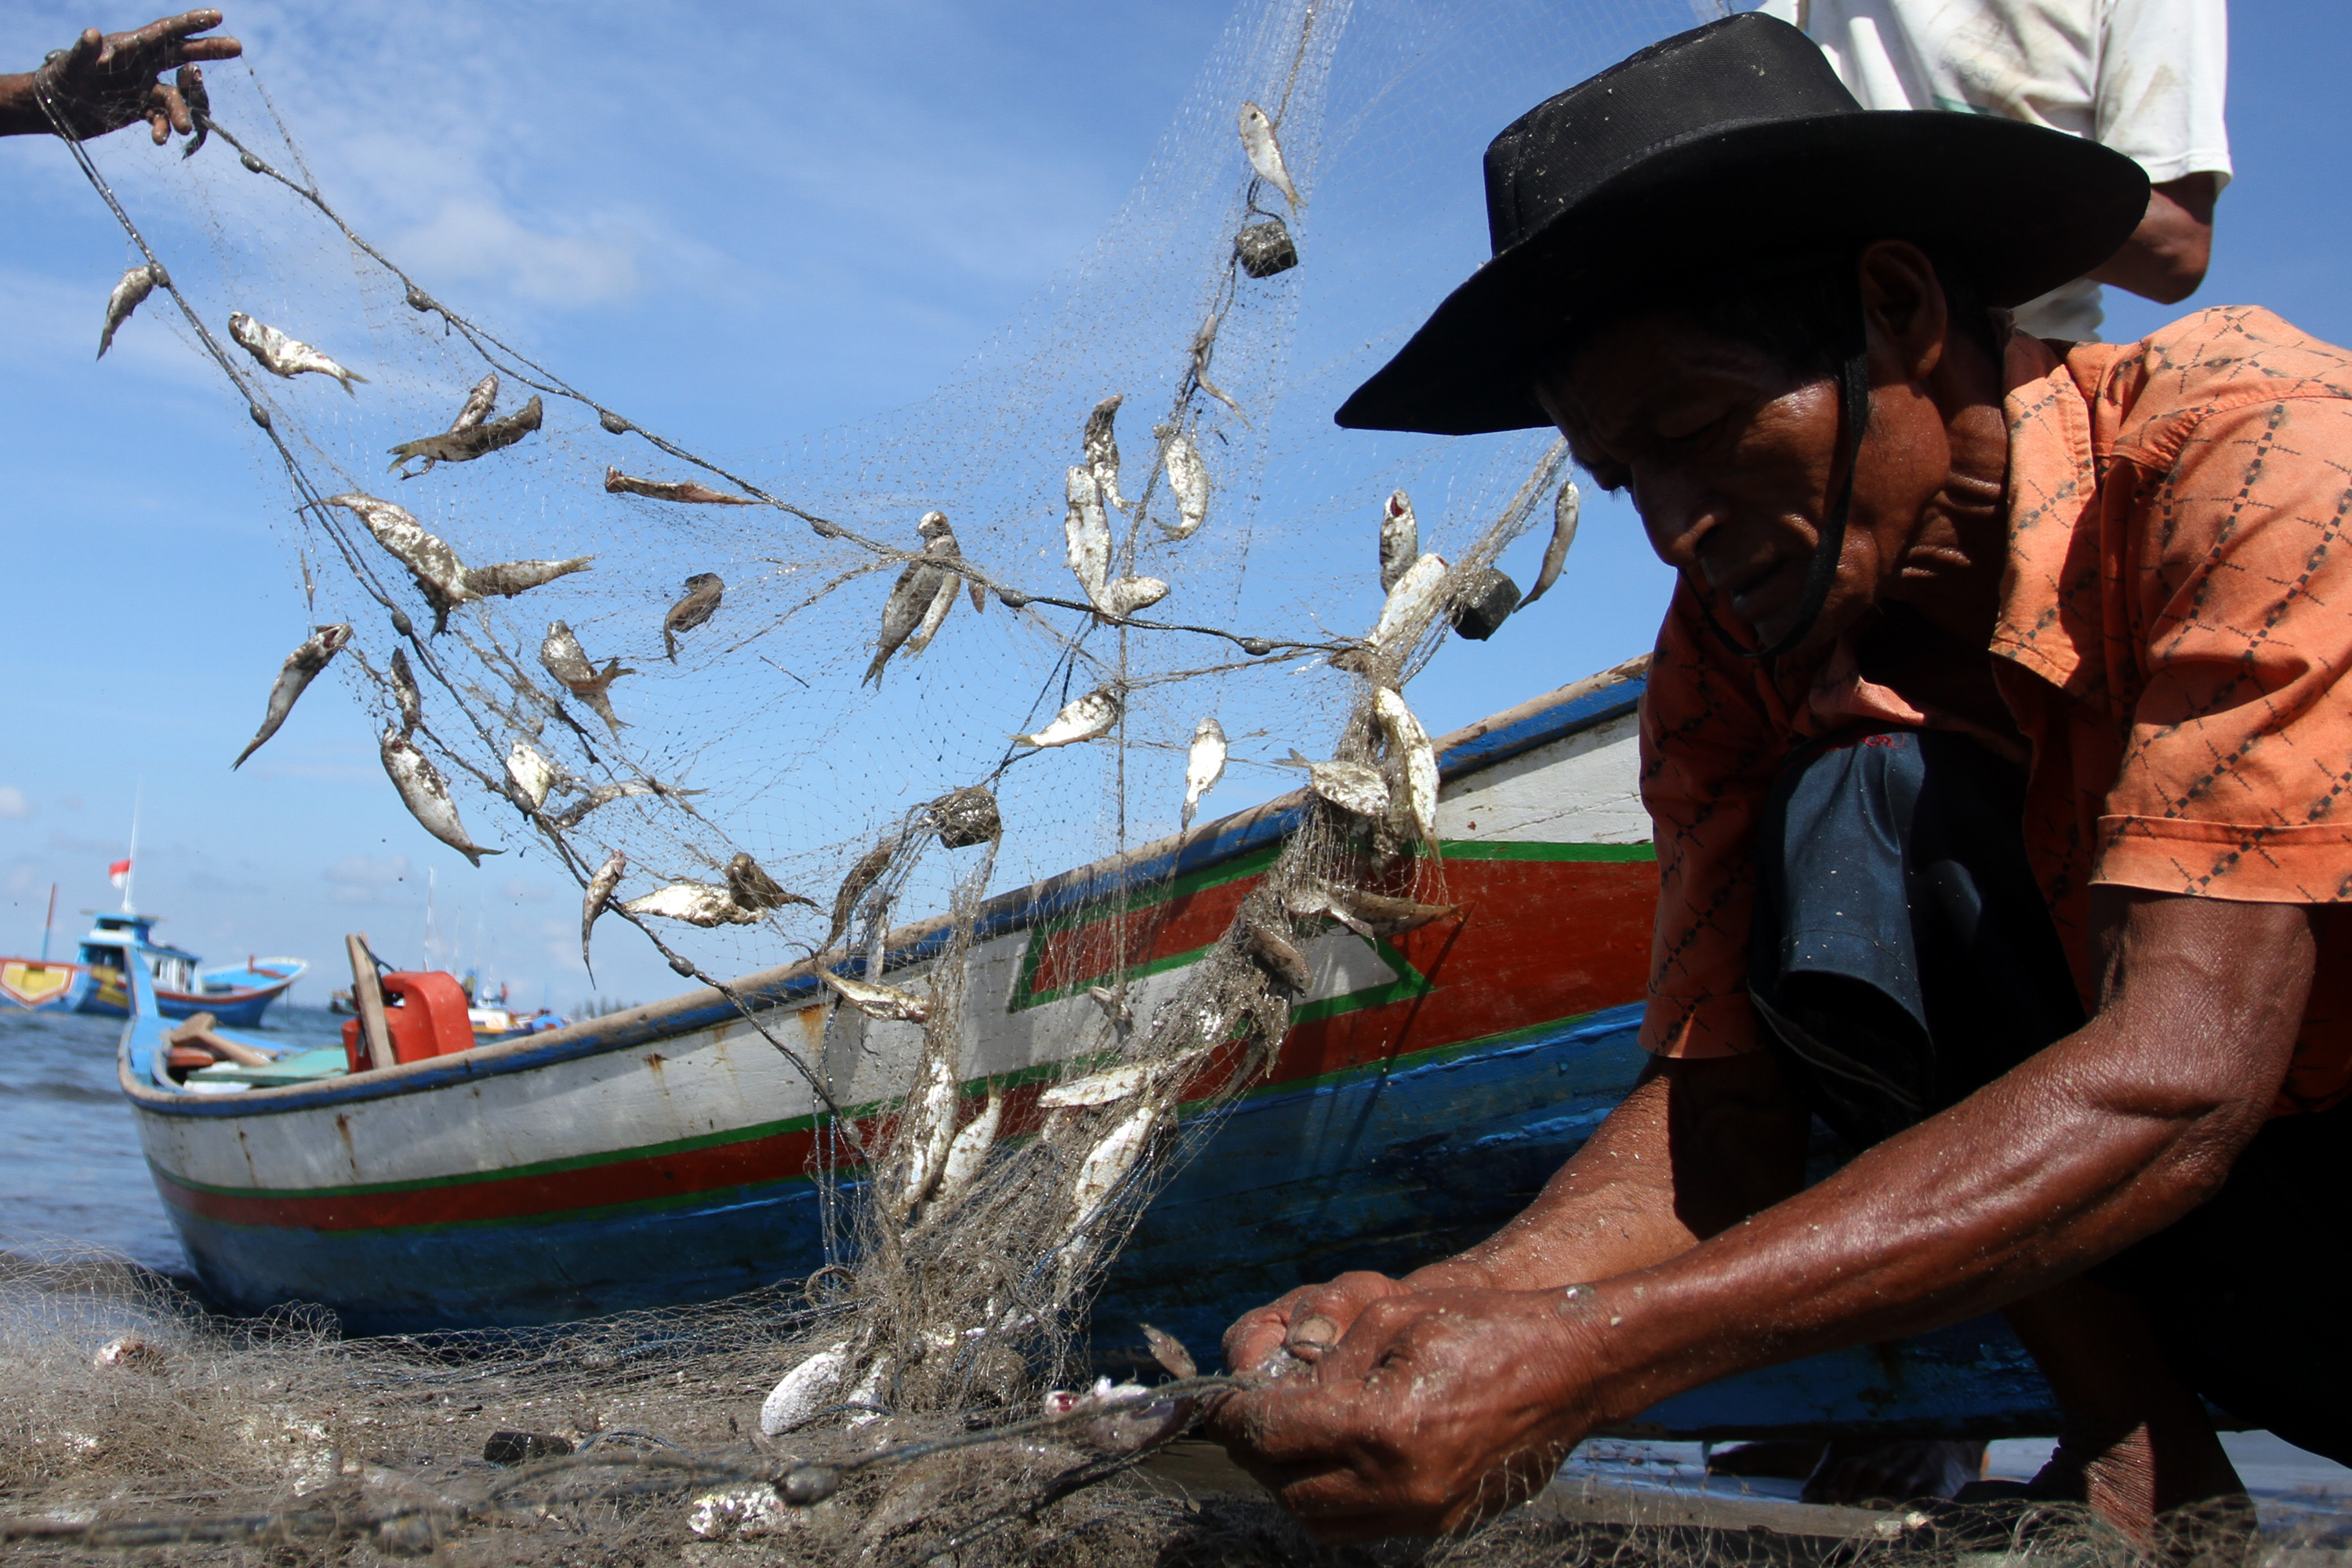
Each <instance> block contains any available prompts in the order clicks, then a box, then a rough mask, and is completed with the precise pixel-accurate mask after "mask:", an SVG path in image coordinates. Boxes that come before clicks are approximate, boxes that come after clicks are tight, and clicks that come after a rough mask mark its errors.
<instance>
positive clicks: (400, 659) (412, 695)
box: [392, 647, 425, 735]
mask: <svg viewBox="0 0 2352 1568" xmlns="http://www.w3.org/2000/svg"><path fill="white" fill-rule="evenodd" d="M392 700H394V702H396V703H398V704H399V705H400V732H401V733H402V734H404V735H414V734H415V733H416V731H417V730H418V729H419V728H420V727H421V726H422V725H423V724H424V722H425V693H424V692H422V691H420V690H418V689H416V672H415V670H412V669H410V668H408V650H407V649H406V648H404V647H396V648H394V649H393V650H392Z"/></svg>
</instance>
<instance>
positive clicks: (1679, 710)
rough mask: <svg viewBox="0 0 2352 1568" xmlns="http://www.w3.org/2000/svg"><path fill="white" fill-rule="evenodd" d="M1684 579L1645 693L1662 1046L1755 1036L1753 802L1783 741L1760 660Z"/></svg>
mask: <svg viewBox="0 0 2352 1568" xmlns="http://www.w3.org/2000/svg"><path fill="white" fill-rule="evenodd" d="M1705 615H1706V608H1705V607H1704V606H1703V605H1701V604H1700V603H1699V601H1698V598H1697V596H1696V595H1694V594H1693V593H1692V592H1691V589H1690V587H1689V585H1688V584H1686V583H1685V584H1677V585H1676V587H1675V597H1674V603H1673V605H1672V606H1671V607H1670V608H1669V609H1668V610H1667V612H1666V622H1665V625H1664V627H1662V628H1661V629H1660V631H1659V633H1658V647H1657V652H1656V655H1655V656H1654V658H1653V659H1652V660H1651V665H1650V681H1649V687H1648V689H1646V690H1645V691H1644V692H1643V697H1642V730H1641V734H1642V802H1643V805H1645V806H1647V807H1648V808H1649V812H1650V822H1651V829H1652V832H1653V834H1654V836H1655V838H1656V840H1657V848H1658V914H1657V924H1656V927H1655V931H1654V936H1653V939H1652V944H1651V959H1650V991H1649V998H1648V1005H1647V1007H1646V1008H1645V1009H1644V1011H1643V1016H1642V1046H1643V1049H1645V1050H1648V1051H1651V1052H1653V1053H1654V1054H1656V1055H1659V1056H1665V1057H1726V1056H1737V1055H1738V1054H1739V1053H1741V1052H1743V1051H1747V1050H1750V1049H1753V1048H1754V1047H1755V1045H1756V1043H1757V1039H1756V1017H1755V1014H1754V1013H1753V1011H1752V1010H1751V1009H1750V1007H1749V1005H1748V918H1749V913H1750V911H1751V910H1752V909H1753V908H1754V905H1755V897H1756V883H1755V837H1756V819H1757V815H1758V812H1759V810H1760V808H1761V807H1762V805H1763V804H1764V800H1765V796H1766V793H1767V791H1768V790H1769V788H1770V784H1771V779H1772V775H1773V771H1774V770H1775V768H1777V767H1778V765H1779V763H1780V758H1781V757H1782V756H1783V755H1784V754H1785V753H1786V752H1787V749H1788V742H1787V741H1786V740H1785V739H1784V734H1785V731H1784V730H1783V728H1782V726H1781V725H1780V724H1777V723H1775V722H1774V720H1773V715H1772V714H1771V713H1770V712H1769V711H1768V710H1767V709H1766V707H1765V702H1766V698H1765V696H1764V693H1763V690H1762V689H1761V688H1760V686H1759V679H1758V672H1757V669H1756V667H1755V666H1754V665H1753V664H1751V663H1749V662H1748V661H1747V660H1745V659H1742V658H1739V657H1738V655H1736V654H1734V653H1732V652H1731V651H1730V650H1729V649H1728V648H1727V647H1724V645H1723V640H1722V638H1720V637H1717V635H1716V634H1715V633H1714V632H1712V631H1710V630H1709V629H1708V628H1707V626H1706V624H1705V622H1704V620H1703V618H1702V617H1704V616H1705Z"/></svg>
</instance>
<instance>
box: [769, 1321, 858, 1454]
mask: <svg viewBox="0 0 2352 1568" xmlns="http://www.w3.org/2000/svg"><path fill="white" fill-rule="evenodd" d="M849 1364H850V1353H849V1342H848V1341H847V1340H843V1341H841V1342H839V1343H837V1344H832V1345H827V1346H826V1347H825V1348H824V1349H823V1350H821V1351H819V1352H816V1353H815V1354H814V1355H812V1356H809V1357H808V1358H806V1359H805V1360H803V1362H802V1363H800V1364H799V1365H797V1366H795V1367H793V1370H792V1371H790V1372H788V1373H784V1375H783V1378H782V1381H780V1382H779V1383H778V1384H776V1386H775V1387H773V1388H772V1389H770V1390H769V1391H768V1397H767V1398H766V1399H764V1400H762V1401H761V1404H760V1432H761V1436H768V1437H781V1436H783V1435H784V1434H785V1433H787V1432H790V1431H791V1430H793V1428H794V1427H796V1426H803V1425H805V1424H806V1423H807V1422H808V1421H810V1420H811V1419H812V1418H814V1416H815V1415H816V1413H817V1412H818V1411H820V1410H824V1409H826V1408H828V1407H830V1406H831V1405H833V1404H834V1403H835V1397H834V1396H835V1394H838V1393H839V1392H840V1390H841V1384H842V1380H843V1379H844V1378H845V1377H846V1376H847V1375H848V1374H849Z"/></svg>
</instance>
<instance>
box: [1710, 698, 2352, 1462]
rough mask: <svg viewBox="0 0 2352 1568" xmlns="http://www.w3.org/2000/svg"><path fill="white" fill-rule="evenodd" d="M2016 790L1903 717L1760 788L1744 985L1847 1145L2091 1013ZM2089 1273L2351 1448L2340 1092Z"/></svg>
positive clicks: (2244, 1388)
mask: <svg viewBox="0 0 2352 1568" xmlns="http://www.w3.org/2000/svg"><path fill="white" fill-rule="evenodd" d="M2023 789H2024V781H2023V778H2022V775H2021V773H2019V772H2018V771H2017V770H2016V769H2015V768H2013V767H2012V766H2011V764H2009V763H2004V762H2002V761H2001V760H2000V759H1999V758H1998V757H1996V756H1994V755H1993V754H1992V753H1991V752H1988V751H1987V750H1985V749H1984V748H1983V747H1982V746H1979V745H1978V744H1977V743H1976V742H1972V741H1970V740H1969V739H1967V738H1966V737H1964V736H1959V735H1953V734H1948V733H1944V732H1941V731H1906V730H1882V731H1849V732H1847V733H1845V734H1843V735H1840V736H1838V737H1835V738H1834V739H1832V741H1830V742H1823V743H1820V744H1817V745H1815V746H1813V747H1811V748H1809V749H1808V750H1807V751H1805V752H1801V753H1800V754H1799V755H1798V756H1797V757H1796V758H1795V759H1793V760H1792V761H1791V762H1790V763H1789V765H1788V767H1787V768H1786V769H1785V770H1783V772H1782V773H1781V775H1780V779H1779V781H1778V782H1777V784H1776V785H1775V787H1774V790H1773V794H1772V796H1771V799H1770V802H1769V805H1768V806H1767V808H1766V811H1765V814H1764V816H1763V818H1762V820H1761V822H1760V824H1759V828H1758V832H1757V857H1756V858H1757V903H1756V917H1755V925H1754V934H1753V945H1752V948H1751V952H1750V958H1749V989H1750V992H1751V994H1753V996H1754V998H1755V1002H1756V1008H1757V1012H1758V1015H1759V1017H1760V1018H1761V1019H1762V1021H1763V1023H1764V1026H1765V1030H1766V1033H1767V1035H1768V1037H1770V1039H1771V1044H1772V1047H1773V1049H1774V1051H1775V1054H1776V1055H1778V1056H1779V1058H1780V1061H1781V1064H1782V1065H1783V1067H1784V1068H1787V1069H1788V1071H1789V1074H1790V1078H1791V1079H1792V1080H1793V1081H1794V1083H1795V1084H1796V1086H1797V1089H1798V1091H1799V1093H1801V1095H1802V1096H1803V1097H1804V1098H1805V1100H1807V1102H1808V1103H1810V1104H1811V1106H1812V1108H1813V1110H1814V1111H1815V1112H1816V1113H1817V1114H1819V1115H1820V1117H1821V1118H1822V1121H1825V1122H1827V1123H1828V1124H1829V1126H1830V1128H1831V1129H1832V1131H1835V1132H1837V1133H1838V1134H1839V1135H1840V1136H1841V1137H1843V1139H1844V1140H1845V1141H1846V1142H1849V1143H1852V1144H1853V1145H1854V1146H1855V1147H1857V1148H1860V1147H1867V1146H1868V1145H1870V1144H1872V1143H1875V1142H1879V1141H1880V1140H1881V1139H1884V1138H1886V1137H1888V1136H1890V1135H1892V1134H1893V1133H1895V1132H1897V1131H1901V1130H1902V1129H1904V1128H1906V1127H1908V1126H1911V1125H1912V1124H1913V1123H1915V1122H1916V1121H1921V1120H1923V1119H1924V1118H1926V1117H1928V1116H1932V1115H1934V1114H1935V1113H1936V1112H1937V1111H1938V1110H1944V1109H1945V1108H1946V1107H1948V1106H1950V1105H1953V1104H1956V1103H1958V1101H1959V1100H1963V1099H1965V1098H1966V1097H1967V1096H1968V1095H1969V1094H1970V1093H1971V1092H1973V1091H1974V1090H1976V1089H1979V1088H1980V1087H1982V1086H1983V1085H1984V1084H1986V1083H1989V1082H1990V1081H1991V1080H1992V1079H1995V1078H1998V1077H2000V1075H2001V1074H2002V1073H2004V1072H2006V1071H2008V1070H2009V1069H2010V1068H2012V1067H2015V1066H2016V1065H2017V1064H2018V1063H2020V1062H2021V1061H2023V1060H2025V1059H2026V1058H2028V1057H2030V1056H2032V1055H2033V1054H2034V1053H2035V1052H2036V1051H2038V1050H2040V1049H2041V1048H2042V1047H2044V1046H2046V1045H2048V1044H2050V1043H2051V1042H2052V1041H2053V1040H2056V1039H2058V1038H2059V1037H2062V1036H2063V1035H2066V1034H2068V1033H2071V1032H2072V1031H2073V1030H2074V1029H2075V1028H2077V1027H2079V1026H2081V1025H2082V1023H2083V1009H2082V1005H2081V1003H2080V1002H2079V1001H2078V999H2077V997H2076V994H2075V991H2074V980H2073V977H2072V974H2071V972H2070V970H2069V968H2068V965H2067V963H2066V956H2065V952H2064V950H2063V948H2062V947H2061V946H2060V943H2059V939H2058V934H2057V931H2055V930H2054V929H2053V926H2052V924H2051V921H2050V914H2049V909H2048V906H2047V905H2045V904H2044V903H2043V901H2042V894H2041V890H2040V889H2039V887H2038V886H2037V885H2036V883H2035V881H2034V878H2033V874H2032V868H2030V866H2029V865H2028V864H2027V861H2026V858H2025V847H2024V842H2023V838H2022V837H2021V833H2020V830H2019V826H2018V824H2019V821H2020V819H2021V804H2022V800H2023ZM2097 1274H2098V1278H2100V1279H2102V1280H2103V1281H2105V1283H2108V1284H2110V1285H2114V1286H2117V1287H2119V1288H2121V1289H2125V1290H2126V1291H2127V1292H2129V1293H2130V1294H2131V1295H2133V1296H2134V1297H2136V1298H2137V1299H2138V1300H2139V1301H2140V1302H2141V1303H2142V1305H2143V1306H2144V1307H2145V1308H2146V1310H2147V1312H2148V1314H2149V1316H2150V1317H2151V1318H2152V1319H2153V1320H2154V1321H2155V1323H2156V1326H2157V1331H2158V1335H2159V1337H2160V1338H2161V1339H2162V1341H2163V1343H2164V1346H2165V1351H2166V1354H2167V1356H2168V1359H2169V1360H2170V1362H2171V1363H2172V1365H2173V1368H2174V1370H2175V1371H2176V1372H2177V1373H2179V1375H2180V1376H2181V1377H2182V1378H2183V1379H2184V1380H2185V1381H2187V1382H2188V1384H2189V1385H2190V1386H2191V1387H2193V1388H2195V1389H2196V1390H2197V1391H2198V1393H2200V1394H2203V1395H2204V1396H2205V1397H2206V1398H2207V1399H2209V1400H2210V1401H2211V1402H2212V1403H2213V1404H2215V1405H2218V1406H2220V1407H2221V1409H2222V1410H2224V1411H2226V1412H2228V1413H2229V1414H2230V1415H2233V1416H2235V1417H2238V1418H2239V1419H2241V1420H2242V1421H2245V1422H2247V1423H2249V1424H2251V1425H2253V1426H2264V1427H2268V1428H2269V1429H2270V1430H2272V1431H2273V1432H2275V1433H2277V1434H2278V1435H2279V1436H2282V1437H2284V1438H2286V1439H2287V1440H2288V1441H2289V1442H2292V1443H2294V1444H2297V1445H2299V1446H2301V1447H2305V1448H2309V1449H2311V1450H2312V1451H2314V1452H2315V1453H2320V1454H2325V1455H2326V1456H2327V1457H2328V1458H2333V1459H2336V1460H2337V1461H2338V1462H2340V1463H2347V1464H2352V1334H2347V1324H2352V1106H2347V1107H2339V1108H2338V1109H2336V1110H2330V1111H2326V1112H2323V1113H2321V1114H2318V1115H2306V1116H2291V1117H2283V1118H2280V1119H2277V1120H2274V1121H2271V1122H2270V1123H2269V1124H2267V1125H2266V1126H2265V1127H2264V1128H2263V1131H2261V1132H2260V1133H2258V1134H2257V1135H2256V1136H2255V1138H2254V1141H2253V1142H2252V1143H2251V1144H2250V1145H2249V1146H2248V1147H2247V1149H2246V1151H2245V1152H2244V1153H2242V1155H2240V1156H2239V1159H2238V1163H2237V1164H2236V1166H2235V1167H2234V1168H2233V1169H2232V1170H2231V1174H2230V1180H2229V1182H2228V1184H2226V1185H2225V1186H2224V1187H2223V1188H2222V1190H2221V1193H2220V1194H2218V1195H2217V1196H2215V1197H2214V1198H2213V1199H2212V1200H2211V1201H2210V1202H2209V1203H2207V1204H2206V1205H2204V1206H2202V1207H2201V1208H2199V1209H2198V1210H2196V1211H2195V1212H2194V1213H2192V1214H2190V1215H2188V1216H2187V1217H2185V1218H2183V1219H2182V1220H2180V1221H2179V1223H2177V1224H2175V1225H2174V1226H2171V1227H2170V1228H2169V1229H2168V1230H2165V1231H2162V1232H2159V1233H2158V1234H2157V1235H2155V1236H2152V1237H2148V1238H2147V1240H2145V1241H2142V1242H2140V1243H2139V1244H2138V1245H2137V1246H2135V1247H2131V1248H2130V1249H2129V1250H2127V1251H2126V1252H2124V1253H2123V1254H2121V1255H2120V1256H2118V1257H2116V1258H2112V1259H2110V1260H2109V1261H2108V1262H2106V1263H2105V1264H2103V1265H2101V1266H2100V1268H2099V1269H2098V1271H2097Z"/></svg>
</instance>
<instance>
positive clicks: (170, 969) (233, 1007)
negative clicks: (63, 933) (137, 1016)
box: [68, 911, 310, 1027]
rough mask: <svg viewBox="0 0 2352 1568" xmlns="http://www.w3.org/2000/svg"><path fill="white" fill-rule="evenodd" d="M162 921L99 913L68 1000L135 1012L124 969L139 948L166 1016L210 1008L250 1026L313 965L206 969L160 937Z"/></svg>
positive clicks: (102, 1011) (289, 961)
mask: <svg viewBox="0 0 2352 1568" xmlns="http://www.w3.org/2000/svg"><path fill="white" fill-rule="evenodd" d="M162 919H163V916H161V915H142V914H132V913H130V912H129V911H125V912H123V913H121V914H105V915H100V916H99V917H98V918H97V923H96V924H95V925H93V926H92V927H91V928H90V932H89V935H88V936H86V937H84V938H82V939H81V949H80V960H81V970H82V973H81V975H80V978H79V981H78V983H77V984H75V986H74V988H73V991H72V995H71V999H70V1001H69V1003H68V1005H70V1006H71V1007H72V1008H73V1009H74V1011H76V1012H78V1013H96V1014H99V1015H100V1016H106V1017H114V1018H125V1017H129V1016H131V993H130V990H129V988H128V987H127V986H126V985H125V984H124V982H123V973H124V971H125V970H126V969H127V968H128V967H129V963H128V961H127V959H126V957H125V954H126V952H136V953H137V954H138V955H139V960H140V962H141V963H143V964H144V965H145V966H146V968H147V971H148V973H150V974H151V975H152V977H153V979H154V990H155V1000H156V1005H157V1006H158V1007H159V1008H160V1009H161V1010H162V1014H163V1016H164V1017H166V1018H192V1017H194V1016H195V1015H197V1014H198V1013H210V1014H211V1015H212V1016H214V1017H215V1018H217V1019H218V1020H220V1021H221V1022H222V1023H224V1024H236V1025H243V1026H247V1027H250V1026H253V1025H256V1024H258V1023H260V1022H261V1015H262V1013H263V1011H264V1010H265V1009H267V1008H268V1005H270V1004H271V1003H272V1002H275V1001H276V1000H278V997H280V996H283V995H284V994H286V988H287V987H288V986H289V985H291V984H294V982H296V981H297V980H299V979H300V978H302V972H303V971H304V970H306V969H308V968H310V965H309V964H308V963H304V962H303V961H302V960H301V959H299V958H248V959H247V960H246V961H245V962H244V963H228V964H221V965H217V966H215V967H214V968H211V969H205V968H204V967H202V965H203V963H204V960H203V959H201V958H198V957H197V956H196V955H195V954H194V953H193V952H188V951H187V950H186V949H184V948H178V947H173V946H172V945H170V944H169V943H167V942H157V941H156V940H155V938H154V935H153V931H154V928H155V922H156V921H160V920H162Z"/></svg>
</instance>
